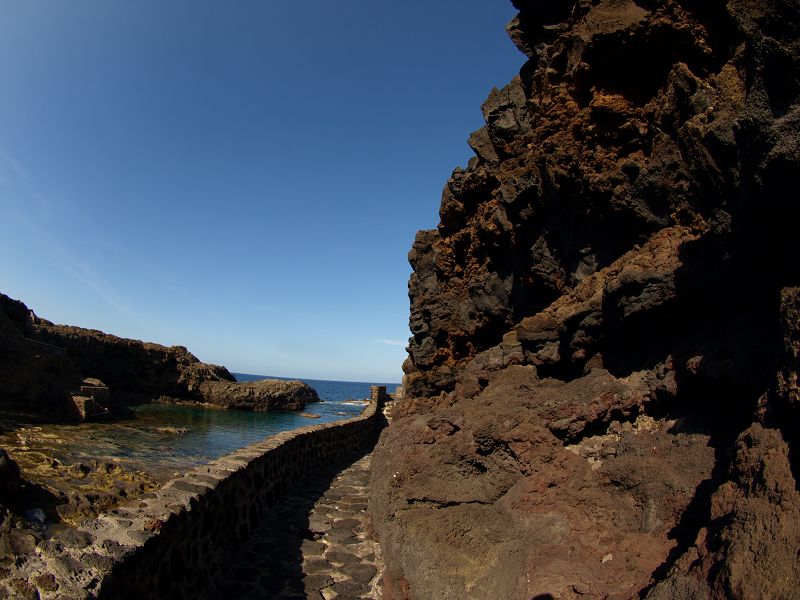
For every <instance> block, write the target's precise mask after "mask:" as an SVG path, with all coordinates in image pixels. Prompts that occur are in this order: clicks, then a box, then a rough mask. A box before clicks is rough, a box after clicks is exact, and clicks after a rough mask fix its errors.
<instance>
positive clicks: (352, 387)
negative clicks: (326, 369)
mask: <svg viewBox="0 0 800 600" xmlns="http://www.w3.org/2000/svg"><path fill="white" fill-rule="evenodd" d="M233 376H234V377H236V381H257V380H259V379H283V380H285V381H293V380H299V381H304V382H305V383H307V384H308V385H310V386H311V387H313V388H314V389H315V390H317V394H319V397H320V398H321V399H322V401H323V402H324V401H333V402H337V401H341V400H350V399H353V400H364V399H366V398H369V388H370V387H371V386H373V385H385V386H386V391H387V392H389V393H390V394H391V393H392V392H394V391H395V390H396V389H397V386H398V384H396V383H363V382H359V381H327V380H325V379H300V378H297V377H275V376H273V375H249V374H247V373H233Z"/></svg>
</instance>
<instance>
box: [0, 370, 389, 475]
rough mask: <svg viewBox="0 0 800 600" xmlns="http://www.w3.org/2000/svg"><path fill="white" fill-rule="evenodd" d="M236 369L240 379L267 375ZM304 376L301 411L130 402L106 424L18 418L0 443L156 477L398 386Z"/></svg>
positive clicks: (337, 413) (350, 413)
mask: <svg viewBox="0 0 800 600" xmlns="http://www.w3.org/2000/svg"><path fill="white" fill-rule="evenodd" d="M234 375H235V377H236V378H237V380H238V381H255V380H257V379H264V378H267V377H265V376H259V375H248V374H241V373H236V374H234ZM270 378H273V377H270ZM275 379H288V378H284V377H275ZM304 381H306V382H307V383H308V384H309V385H311V387H313V388H314V389H315V390H316V391H317V393H318V394H319V396H320V398H321V399H322V402H318V403H317V402H315V403H311V404H307V405H306V407H305V409H304V411H303V412H302V413H301V412H253V411H241V410H225V409H219V408H203V407H199V406H187V405H176V404H163V403H146V404H140V405H137V406H133V407H131V411H130V413H129V414H128V415H126V416H125V417H123V418H118V419H116V420H112V421H109V422H94V423H81V424H78V425H64V424H53V425H34V424H30V425H24V424H15V425H14V426H13V427H12V428H10V430H9V429H6V431H5V432H3V433H2V434H0V446H1V445H3V442H5V443H6V445H7V446H14V447H15V449H16V450H18V451H20V450H23V449H28V450H30V451H37V452H44V453H45V454H46V455H47V456H50V457H53V458H57V459H59V460H62V461H66V462H68V463H74V462H76V461H86V462H88V461H90V460H92V459H98V458H102V459H106V460H108V459H110V460H113V461H115V462H118V463H120V464H123V465H125V466H127V467H129V468H134V469H137V470H145V471H148V472H150V473H153V474H156V475H161V476H167V475H174V474H177V473H180V472H184V471H186V470H188V469H190V468H192V467H195V466H197V465H200V464H203V463H206V462H209V461H211V460H213V459H215V458H218V457H220V456H223V455H225V454H228V453H230V452H233V451H234V450H237V449H239V448H243V447H244V446H247V445H249V444H252V443H254V442H257V441H259V440H261V439H263V438H265V437H267V436H270V435H275V434H277V433H280V432H282V431H287V430H290V429H296V428H298V427H304V426H307V425H313V424H318V423H327V422H331V421H336V420H339V419H347V418H351V417H354V416H357V415H359V414H361V411H362V410H363V409H364V407H365V405H366V399H367V398H369V392H370V386H371V385H386V386H387V391H389V392H392V391H394V389H396V387H397V385H396V384H371V383H358V382H347V381H324V380H313V379H307V380H304ZM309 414H313V415H316V418H311V417H309V416H308V415H309ZM0 429H2V428H0ZM3 438H6V439H3ZM12 438H13V439H12ZM14 442H16V443H14Z"/></svg>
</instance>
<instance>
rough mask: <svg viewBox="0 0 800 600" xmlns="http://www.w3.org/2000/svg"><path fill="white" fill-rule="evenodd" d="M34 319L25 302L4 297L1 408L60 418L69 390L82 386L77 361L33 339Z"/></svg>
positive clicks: (1, 297)
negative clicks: (58, 416)
mask: <svg viewBox="0 0 800 600" xmlns="http://www.w3.org/2000/svg"><path fill="white" fill-rule="evenodd" d="M32 332H33V317H32V316H31V313H30V311H29V310H28V307H27V306H25V305H24V304H23V303H22V302H19V301H17V300H12V299H11V298H9V297H8V296H4V295H2V294H0V383H1V385H0V405H3V406H5V407H9V408H13V409H15V410H23V411H26V412H33V413H39V414H45V415H48V414H49V415H55V416H57V415H60V414H62V413H63V412H64V411H65V410H66V407H67V403H68V400H69V393H68V390H72V389H77V388H78V387H79V386H80V384H81V372H80V368H79V366H78V363H77V361H76V360H75V359H74V358H72V357H71V356H68V355H67V353H66V352H65V351H64V349H63V348H59V347H56V346H52V345H49V344H43V343H41V342H39V341H38V340H36V339H33V338H32V337H31V335H32Z"/></svg>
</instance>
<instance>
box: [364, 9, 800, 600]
mask: <svg viewBox="0 0 800 600" xmlns="http://www.w3.org/2000/svg"><path fill="white" fill-rule="evenodd" d="M514 4H515V6H516V7H517V8H518V9H519V11H520V12H519V15H518V16H517V18H515V19H514V20H513V21H512V22H511V23H510V24H509V27H508V31H509V34H510V36H511V38H512V40H513V41H514V43H515V44H516V45H517V46H518V47H519V48H520V50H521V51H522V52H524V53H525V54H526V55H527V56H528V58H529V60H528V61H527V63H526V64H525V65H524V66H523V67H522V69H521V71H520V75H519V77H517V78H515V79H514V80H512V81H511V82H510V83H509V84H508V85H507V86H506V87H505V88H503V89H502V90H496V89H495V90H493V91H492V92H491V93H490V95H489V97H488V99H487V100H486V102H485V103H484V105H483V107H482V109H483V114H484V117H485V120H486V126H485V127H484V128H482V129H480V130H479V131H477V132H475V133H473V134H472V136H471V137H470V139H469V143H470V145H471V146H472V148H473V149H474V151H475V154H476V156H475V158H473V159H472V160H471V161H470V163H469V165H468V166H467V168H466V169H456V170H455V171H454V172H453V175H452V177H451V178H450V179H449V181H448V182H447V184H446V186H445V188H444V191H443V193H442V200H441V209H440V217H441V222H440V224H439V227H438V229H437V230H435V231H421V232H419V233H418V234H417V238H416V240H415V242H414V245H413V248H412V250H411V252H410V254H409V260H410V262H411V265H412V267H413V270H414V272H413V274H412V276H411V280H410V282H409V296H410V299H411V316H410V327H411V331H412V334H413V337H412V338H411V340H410V343H409V358H408V360H407V361H406V363H405V365H404V371H405V373H406V376H405V378H404V382H403V383H404V388H405V400H403V402H402V403H400V404H399V406H398V408H397V410H396V415H395V416H396V419H395V420H394V422H393V423H392V425H391V426H390V427H389V428H388V430H387V431H386V432H384V434H383V436H382V438H381V442H380V444H379V447H378V449H377V450H376V454H375V458H374V463H373V495H372V498H371V504H372V510H373V511H374V518H375V528H376V531H377V533H378V535H379V537H380V540H381V545H382V550H383V553H384V556H385V559H386V564H387V569H388V572H387V578H386V593H387V594H388V595H389V597H393V598H402V597H414V598H431V599H435V598H466V597H469V598H536V597H540V598H548V597H556V598H577V597H590V598H635V597H647V598H651V599H662V598H698V599H699V598H709V597H710V598H762V597H771V598H796V597H799V596H798V592H797V588H796V581H797V578H798V576H799V575H800V572H799V571H800V561H798V560H797V548H798V547H800V514H798V512H797V511H798V502H800V494H798V491H797V489H798V486H797V481H798V479H797V477H798V474H800V462H798V458H797V456H798V453H800V419H799V418H798V417H800V415H799V414H798V406H800V391H798V375H797V374H798V367H800V358H798V357H800V291H798V289H799V288H798V287H796V286H798V285H800V263H798V262H797V260H796V258H795V256H796V252H795V251H794V247H795V240H796V232H795V231H796V228H797V225H798V223H800V219H798V217H799V216H800V204H798V203H797V202H795V201H794V196H795V195H796V194H794V192H793V191H792V190H793V189H795V188H796V187H797V182H798V176H797V173H798V172H800V133H798V132H800V127H799V126H800V100H799V99H798V96H800V3H799V2H798V1H797V0H733V1H730V2H727V3H726V2H722V1H720V0H714V1H703V2H700V1H696V0H663V1H661V2H650V1H645V0H637V1H636V2H634V1H633V0H594V1H591V2H590V1H588V0H580V1H574V0H558V1H553V2H542V1H540V0H516V1H515V2H514ZM768 565H769V566H768Z"/></svg>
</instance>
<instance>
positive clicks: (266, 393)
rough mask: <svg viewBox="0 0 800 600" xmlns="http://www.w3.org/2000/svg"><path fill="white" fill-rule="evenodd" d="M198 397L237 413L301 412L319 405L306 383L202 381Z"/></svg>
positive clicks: (271, 380) (267, 380)
mask: <svg viewBox="0 0 800 600" xmlns="http://www.w3.org/2000/svg"><path fill="white" fill-rule="evenodd" d="M199 393H200V397H201V398H202V400H203V402H206V403H208V404H213V405H215V406H221V407H224V408H236V409H239V410H256V411H271V410H302V409H303V408H304V407H305V405H306V403H308V402H319V401H320V400H319V396H318V395H317V392H316V390H314V388H312V387H311V386H310V385H308V384H307V383H304V382H302V381H283V380H279V379H261V380H259V381H246V382H242V383H231V382H229V381H204V382H202V383H201V384H200V387H199Z"/></svg>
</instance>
